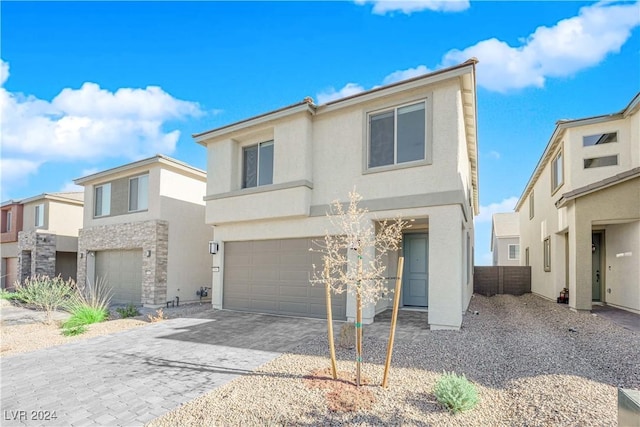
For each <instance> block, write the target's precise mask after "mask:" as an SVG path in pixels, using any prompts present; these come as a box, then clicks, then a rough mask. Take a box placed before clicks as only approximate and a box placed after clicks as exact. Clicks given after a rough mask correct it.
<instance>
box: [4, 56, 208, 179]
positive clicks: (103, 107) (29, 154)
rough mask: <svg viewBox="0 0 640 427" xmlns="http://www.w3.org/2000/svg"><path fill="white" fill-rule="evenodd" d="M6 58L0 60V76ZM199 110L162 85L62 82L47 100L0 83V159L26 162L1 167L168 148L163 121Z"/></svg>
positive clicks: (13, 174)
mask: <svg viewBox="0 0 640 427" xmlns="http://www.w3.org/2000/svg"><path fill="white" fill-rule="evenodd" d="M5 70H6V75H8V64H7V63H6V62H4V61H3V62H2V63H0V71H1V72H2V73H3V77H2V78H4V76H5ZM202 114H204V112H203V111H202V110H201V108H200V106H199V105H198V104H197V103H195V102H189V101H182V100H180V99H176V98H174V97H173V96H171V95H169V94H168V93H166V92H165V91H163V90H162V88H160V87H157V86H149V87H147V88H145V89H135V88H121V89H118V90H116V91H115V92H111V91H108V90H105V89H101V88H100V86H98V85H97V84H95V83H85V84H83V85H82V87H80V88H79V89H71V88H65V89H63V90H62V91H61V92H60V93H59V94H58V95H57V96H56V97H55V98H53V99H52V100H51V101H48V100H42V99H38V98H36V97H34V96H25V95H23V94H21V93H12V92H9V91H7V90H6V89H4V88H0V126H1V128H2V150H3V154H2V155H3V159H4V158H5V157H8V158H9V159H11V162H12V165H13V164H15V165H19V164H21V162H22V164H28V165H29V166H30V167H28V168H19V167H13V166H11V167H9V168H8V169H5V168H4V163H5V161H4V160H3V177H6V178H7V179H8V180H15V179H19V177H26V175H28V174H30V173H34V172H36V171H37V168H38V167H39V166H40V165H41V164H42V163H45V162H52V161H76V160H85V161H90V160H96V159H102V158H105V157H122V158H126V159H130V160H135V159H139V158H142V157H145V156H150V155H153V154H156V153H163V154H170V153H172V152H173V151H174V150H175V147H176V143H177V141H178V139H179V137H180V132H179V131H178V130H165V126H166V123H167V122H168V121H171V120H179V119H184V118H186V117H198V116H201V115H202Z"/></svg>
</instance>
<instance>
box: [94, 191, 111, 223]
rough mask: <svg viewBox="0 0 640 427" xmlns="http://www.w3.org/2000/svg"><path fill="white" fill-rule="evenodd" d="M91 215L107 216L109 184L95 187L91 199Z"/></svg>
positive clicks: (109, 206) (109, 209)
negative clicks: (92, 198) (92, 204)
mask: <svg viewBox="0 0 640 427" xmlns="http://www.w3.org/2000/svg"><path fill="white" fill-rule="evenodd" d="M93 203H94V206H93V215H94V216H96V217H98V216H107V215H109V214H110V213H111V184H110V183H109V184H103V185H99V186H97V187H95V189H94V200H93Z"/></svg>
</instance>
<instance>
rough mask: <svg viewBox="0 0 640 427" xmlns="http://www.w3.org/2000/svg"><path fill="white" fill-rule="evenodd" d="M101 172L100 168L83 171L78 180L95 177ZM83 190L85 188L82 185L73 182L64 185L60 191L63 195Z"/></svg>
mask: <svg viewBox="0 0 640 427" xmlns="http://www.w3.org/2000/svg"><path fill="white" fill-rule="evenodd" d="M99 171H100V170H99V169H98V168H89V169H83V170H82V172H81V173H80V176H79V177H78V178H81V177H85V176H89V175H93V174H94V173H98V172H99ZM83 190H84V187H83V186H82V185H76V184H74V183H73V181H67V182H65V183H64V184H63V185H62V187H60V191H61V192H63V193H66V192H73V191H83Z"/></svg>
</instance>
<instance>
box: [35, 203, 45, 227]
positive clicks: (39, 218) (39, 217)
mask: <svg viewBox="0 0 640 427" xmlns="http://www.w3.org/2000/svg"><path fill="white" fill-rule="evenodd" d="M35 210H36V212H35V219H36V221H35V226H36V227H44V203H40V204H39V205H36V206H35Z"/></svg>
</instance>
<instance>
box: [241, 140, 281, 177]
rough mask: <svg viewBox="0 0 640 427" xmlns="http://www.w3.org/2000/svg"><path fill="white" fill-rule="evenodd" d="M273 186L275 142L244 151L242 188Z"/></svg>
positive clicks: (264, 143)
mask: <svg viewBox="0 0 640 427" xmlns="http://www.w3.org/2000/svg"><path fill="white" fill-rule="evenodd" d="M269 184H273V141H267V142H262V143H260V144H258V145H252V146H250V147H244V148H243V149H242V188H251V187H257V186H260V185H269Z"/></svg>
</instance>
